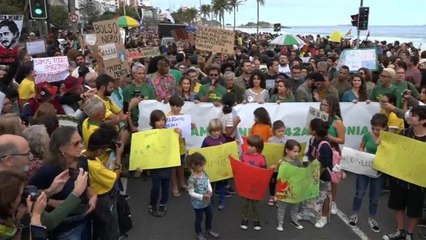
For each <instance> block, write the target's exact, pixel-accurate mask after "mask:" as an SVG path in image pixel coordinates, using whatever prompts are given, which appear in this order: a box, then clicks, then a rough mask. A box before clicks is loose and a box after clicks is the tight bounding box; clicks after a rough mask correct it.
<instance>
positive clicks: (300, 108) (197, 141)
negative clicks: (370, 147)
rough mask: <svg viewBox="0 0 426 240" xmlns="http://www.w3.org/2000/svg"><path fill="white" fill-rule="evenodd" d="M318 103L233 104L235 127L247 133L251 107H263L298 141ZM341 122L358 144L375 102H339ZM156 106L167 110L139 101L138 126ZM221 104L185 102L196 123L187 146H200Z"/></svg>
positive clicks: (304, 139)
mask: <svg viewBox="0 0 426 240" xmlns="http://www.w3.org/2000/svg"><path fill="white" fill-rule="evenodd" d="M319 104H320V103H315V102H311V103H281V104H276V103H264V104H258V103H248V104H239V105H237V106H236V107H235V110H236V111H237V113H238V116H239V117H240V118H241V123H240V124H239V125H238V130H239V132H240V133H241V135H242V136H247V135H248V133H249V132H250V128H251V127H252V126H253V123H254V116H253V111H254V110H255V109H256V108H258V107H264V108H266V110H267V111H268V112H269V115H270V117H271V120H272V122H273V121H275V120H282V121H283V122H284V123H285V125H286V131H285V136H286V137H287V138H290V139H295V140H297V141H299V142H307V141H308V140H309V138H310V133H309V130H308V129H306V128H305V123H306V122H305V120H306V118H307V114H308V111H309V107H314V108H319ZM340 108H341V111H342V115H343V116H342V117H343V123H344V125H345V126H346V142H345V144H344V146H346V147H351V148H358V146H359V144H360V142H361V139H362V135H363V134H364V133H366V132H368V131H369V130H370V120H371V117H372V116H373V114H375V113H377V112H379V109H380V106H379V104H378V103H370V104H365V103H361V102H360V103H357V104H354V103H340ZM155 109H160V110H162V111H163V112H165V113H167V112H170V105H169V104H163V103H160V102H158V101H155V100H144V101H142V102H141V103H140V104H139V114H140V115H139V128H140V129H141V130H146V129H151V127H150V126H149V116H150V114H151V112H152V111H153V110H155ZM221 110H222V108H221V107H215V106H213V104H211V103H198V104H195V103H192V102H185V104H184V105H183V108H182V113H184V114H189V115H191V118H192V122H193V123H195V125H196V127H195V128H193V129H192V137H191V138H189V139H185V140H186V143H187V147H188V148H190V149H191V148H199V147H200V146H201V143H202V142H203V140H204V138H205V137H206V136H207V134H208V132H207V126H208V124H209V121H210V120H211V119H213V118H217V117H218V116H219V113H220V111H221Z"/></svg>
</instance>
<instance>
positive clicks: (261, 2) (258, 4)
mask: <svg viewBox="0 0 426 240" xmlns="http://www.w3.org/2000/svg"><path fill="white" fill-rule="evenodd" d="M256 1H257V22H256V33H257V34H256V39H259V8H260V5H262V6H264V5H265V0H256Z"/></svg>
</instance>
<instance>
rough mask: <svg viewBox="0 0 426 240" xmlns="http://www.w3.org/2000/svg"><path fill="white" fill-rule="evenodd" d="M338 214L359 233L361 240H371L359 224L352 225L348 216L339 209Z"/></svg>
mask: <svg viewBox="0 0 426 240" xmlns="http://www.w3.org/2000/svg"><path fill="white" fill-rule="evenodd" d="M337 216H338V217H339V218H340V219H341V220H342V221H343V222H344V223H345V224H346V225H347V226H348V227H349V228H350V229H352V231H353V232H354V233H355V234H356V235H358V237H359V238H360V239H361V240H370V238H369V237H368V236H367V234H365V233H364V232H363V231H362V230H361V229H360V228H359V227H358V226H352V225H350V224H349V221H348V217H347V216H346V215H345V214H344V213H343V212H342V211H340V210H339V209H337Z"/></svg>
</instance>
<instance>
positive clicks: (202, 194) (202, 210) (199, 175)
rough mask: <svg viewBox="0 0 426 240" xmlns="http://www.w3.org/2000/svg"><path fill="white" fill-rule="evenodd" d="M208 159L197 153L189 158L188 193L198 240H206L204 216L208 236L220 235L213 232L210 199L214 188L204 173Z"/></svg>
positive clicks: (215, 236)
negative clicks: (203, 223) (203, 225)
mask: <svg viewBox="0 0 426 240" xmlns="http://www.w3.org/2000/svg"><path fill="white" fill-rule="evenodd" d="M205 164H206V159H205V158H204V156H203V155H201V154H200V153H198V152H196V153H194V154H192V155H190V156H189V157H188V162H187V166H188V167H190V168H191V169H192V173H191V176H189V178H188V192H189V195H190V196H191V204H192V207H193V208H194V211H195V234H196V239H197V240H205V239H206V238H205V236H204V235H203V234H202V233H201V232H202V230H201V222H202V221H203V214H206V222H205V225H206V235H207V236H211V237H214V238H218V237H219V234H218V233H216V232H213V231H212V219H213V210H212V205H211V201H210V198H211V196H212V186H211V185H210V180H209V177H208V176H207V174H206V172H204V165H205Z"/></svg>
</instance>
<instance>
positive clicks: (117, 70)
mask: <svg viewBox="0 0 426 240" xmlns="http://www.w3.org/2000/svg"><path fill="white" fill-rule="evenodd" d="M104 65H105V72H106V73H107V74H108V75H110V76H111V77H113V78H114V79H119V78H120V77H121V76H126V75H128V74H130V67H129V64H128V63H127V62H122V61H120V60H119V59H110V60H107V61H104Z"/></svg>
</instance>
